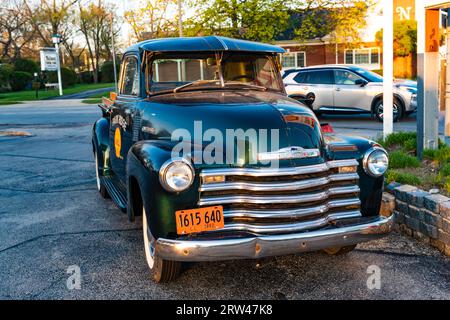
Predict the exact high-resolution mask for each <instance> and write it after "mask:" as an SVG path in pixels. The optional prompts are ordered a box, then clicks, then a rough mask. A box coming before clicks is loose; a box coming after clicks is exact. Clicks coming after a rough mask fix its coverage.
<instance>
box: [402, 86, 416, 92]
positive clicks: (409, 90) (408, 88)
mask: <svg viewBox="0 0 450 320" xmlns="http://www.w3.org/2000/svg"><path fill="white" fill-rule="evenodd" d="M398 88H399V89H400V90H403V91H408V92H409V93H417V89H416V88H413V87H407V86H398Z"/></svg>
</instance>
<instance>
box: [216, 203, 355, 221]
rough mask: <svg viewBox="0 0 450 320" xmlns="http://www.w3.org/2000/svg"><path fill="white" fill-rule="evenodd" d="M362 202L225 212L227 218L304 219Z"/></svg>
mask: <svg viewBox="0 0 450 320" xmlns="http://www.w3.org/2000/svg"><path fill="white" fill-rule="evenodd" d="M360 204H361V201H360V200H359V198H352V199H339V200H332V201H329V202H327V203H325V204H322V205H320V206H316V207H308V208H300V209H283V210H224V212H223V215H224V217H225V218H250V219H252V218H253V219H261V218H263V219H264V218H267V219H270V218H275V219H276V218H292V219H296V218H304V217H307V216H312V215H316V214H323V213H326V212H328V211H329V210H330V209H334V208H341V207H346V206H353V205H354V206H359V205H360Z"/></svg>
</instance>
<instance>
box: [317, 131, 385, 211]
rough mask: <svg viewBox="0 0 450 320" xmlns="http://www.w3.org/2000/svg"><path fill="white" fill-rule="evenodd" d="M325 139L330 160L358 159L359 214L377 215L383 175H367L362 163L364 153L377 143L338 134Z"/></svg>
mask: <svg viewBox="0 0 450 320" xmlns="http://www.w3.org/2000/svg"><path fill="white" fill-rule="evenodd" d="M325 140H326V141H327V153H328V157H329V159H330V160H341V159H356V160H357V161H358V163H359V166H358V175H359V188H360V190H361V191H360V194H359V198H360V200H361V214H362V215H363V216H365V217H367V216H376V215H378V214H379V211H380V206H381V198H382V196H383V185H384V176H381V177H379V178H374V177H372V176H369V175H368V174H367V173H366V172H365V171H364V167H363V163H362V160H363V157H364V154H365V153H366V152H367V151H368V150H369V149H370V148H372V147H373V146H374V145H377V144H376V143H375V142H374V141H371V140H367V139H364V138H359V137H347V136H340V135H331V136H327V137H326V138H325Z"/></svg>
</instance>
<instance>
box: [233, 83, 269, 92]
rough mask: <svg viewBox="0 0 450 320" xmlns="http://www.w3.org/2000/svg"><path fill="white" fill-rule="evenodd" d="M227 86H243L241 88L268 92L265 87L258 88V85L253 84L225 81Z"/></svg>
mask: <svg viewBox="0 0 450 320" xmlns="http://www.w3.org/2000/svg"><path fill="white" fill-rule="evenodd" d="M227 84H231V85H241V86H246V87H249V88H253V89H258V90H261V91H267V88H266V87H263V86H258V85H256V84H251V83H246V82H240V81H225V85H227Z"/></svg>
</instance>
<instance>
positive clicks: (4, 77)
mask: <svg viewBox="0 0 450 320" xmlns="http://www.w3.org/2000/svg"><path fill="white" fill-rule="evenodd" d="M13 72H14V66H13V65H11V64H7V63H2V64H0V92H5V91H11V85H10V83H9V82H10V80H11V76H12V74H13Z"/></svg>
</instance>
